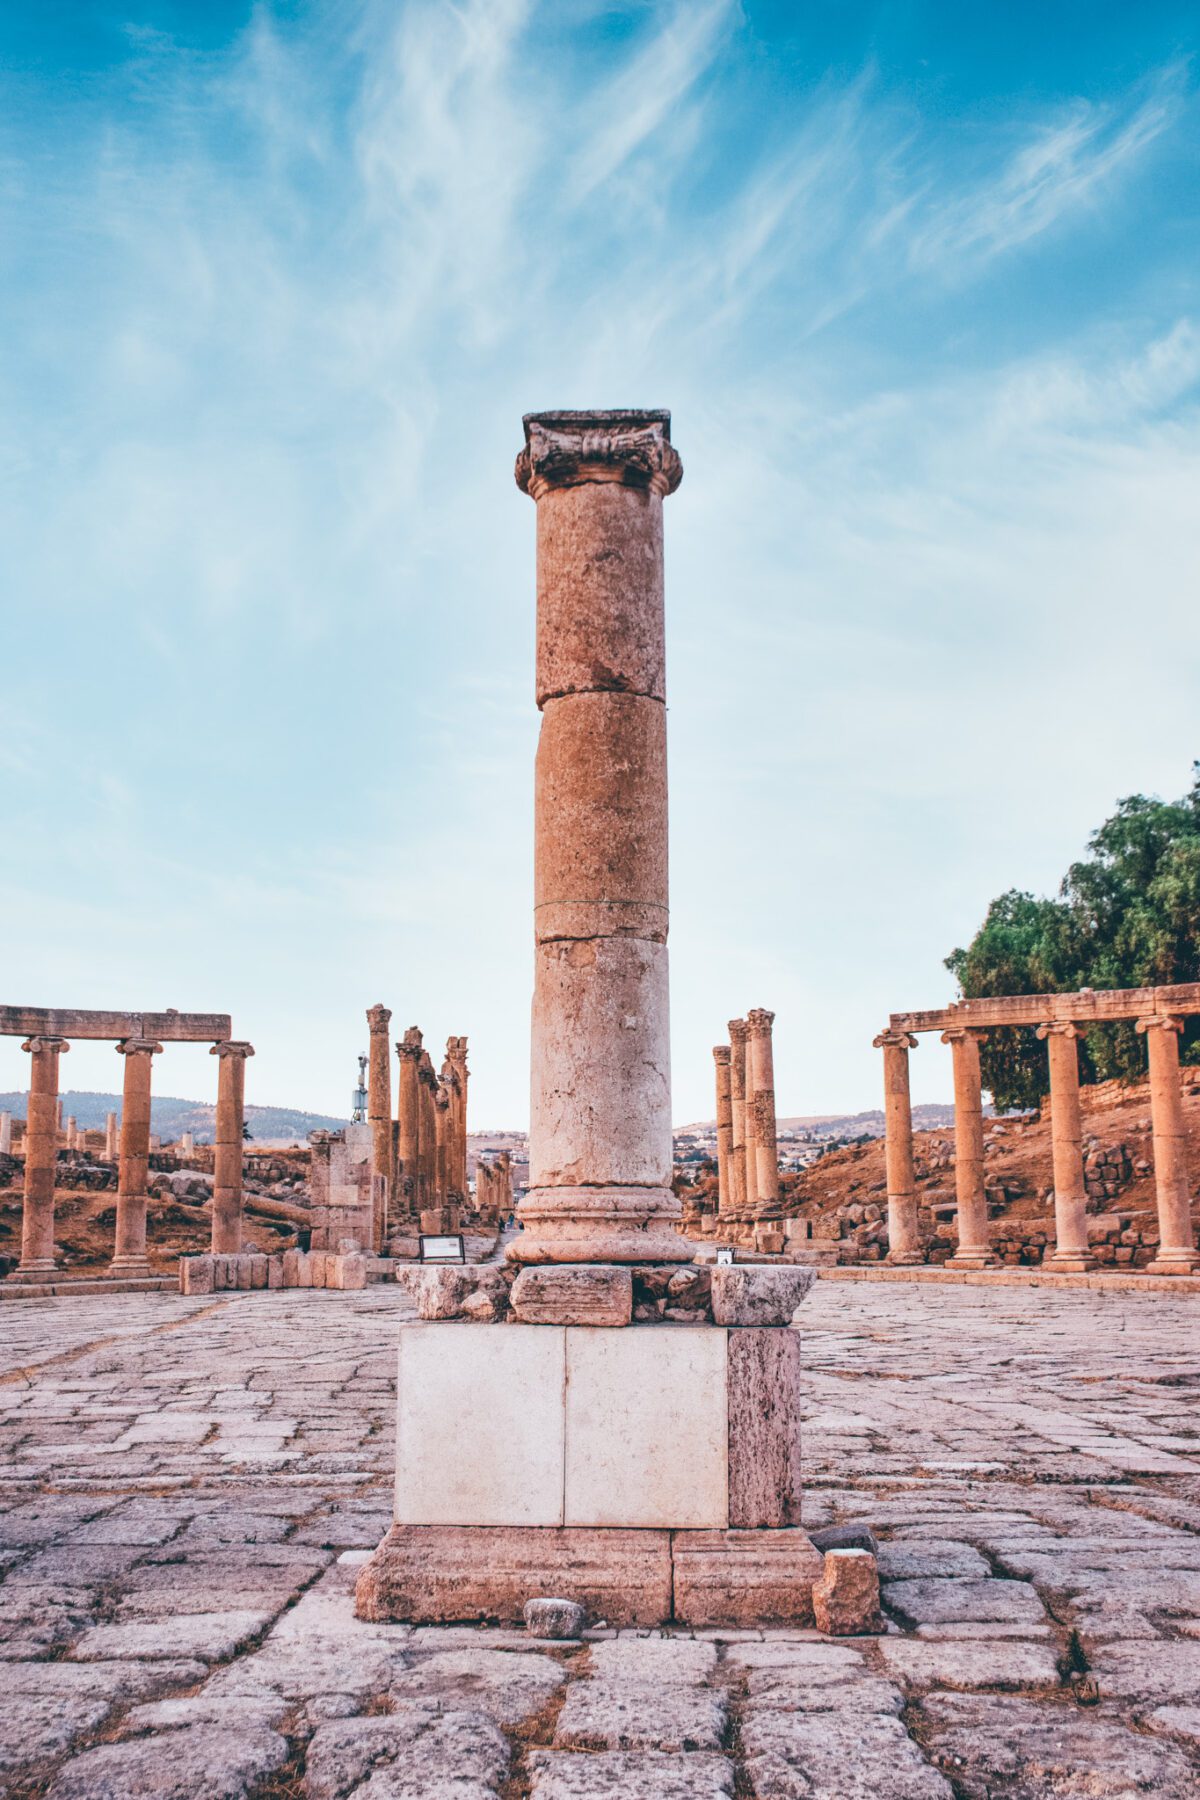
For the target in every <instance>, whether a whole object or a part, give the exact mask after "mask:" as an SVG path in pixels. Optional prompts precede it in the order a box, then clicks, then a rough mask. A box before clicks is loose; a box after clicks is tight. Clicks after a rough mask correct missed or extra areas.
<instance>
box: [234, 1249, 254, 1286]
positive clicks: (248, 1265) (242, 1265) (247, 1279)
mask: <svg viewBox="0 0 1200 1800" xmlns="http://www.w3.org/2000/svg"><path fill="white" fill-rule="evenodd" d="M230 1261H231V1262H232V1263H233V1265H234V1271H233V1282H232V1284H231V1285H232V1286H233V1287H235V1288H238V1289H245V1291H246V1292H247V1293H249V1291H250V1289H251V1288H252V1287H253V1285H254V1279H253V1278H254V1257H253V1256H234V1257H231V1258H230Z"/></svg>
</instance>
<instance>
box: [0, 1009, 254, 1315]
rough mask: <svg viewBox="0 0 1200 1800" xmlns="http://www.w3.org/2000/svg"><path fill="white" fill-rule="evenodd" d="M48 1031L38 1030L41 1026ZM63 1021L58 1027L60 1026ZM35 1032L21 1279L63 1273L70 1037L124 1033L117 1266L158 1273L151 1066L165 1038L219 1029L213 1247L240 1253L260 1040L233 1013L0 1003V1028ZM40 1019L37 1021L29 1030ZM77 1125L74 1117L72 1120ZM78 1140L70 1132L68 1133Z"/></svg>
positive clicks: (109, 1137)
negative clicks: (64, 1063)
mask: <svg viewBox="0 0 1200 1800" xmlns="http://www.w3.org/2000/svg"><path fill="white" fill-rule="evenodd" d="M39 1026H40V1027H41V1029H38V1027H39ZM56 1026H57V1027H58V1029H55V1027H56ZM22 1027H23V1028H25V1029H27V1030H29V1031H30V1035H29V1036H28V1037H26V1039H25V1042H24V1043H23V1044H22V1046H21V1048H22V1049H23V1050H24V1051H25V1052H26V1053H27V1054H28V1056H29V1058H30V1065H29V1102H28V1110H27V1113H26V1123H25V1186H24V1200H23V1210H22V1218H21V1260H20V1262H19V1263H18V1265H17V1268H16V1269H15V1270H14V1271H13V1273H12V1275H11V1276H10V1277H9V1279H10V1280H12V1281H20V1282H41V1281H47V1280H50V1279H52V1278H53V1276H54V1275H55V1273H56V1271H57V1263H56V1261H55V1255H54V1212H55V1206H54V1183H55V1170H56V1163H57V1156H58V1132H59V1119H60V1113H61V1101H60V1100H59V1097H58V1090H59V1065H60V1061H61V1058H62V1057H63V1056H65V1055H66V1054H67V1052H68V1051H69V1050H70V1048H71V1045H70V1042H69V1038H70V1037H77V1038H91V1039H94V1038H106V1037H109V1036H115V1037H116V1038H117V1039H118V1042H117V1046H116V1047H117V1052H118V1054H119V1055H120V1056H122V1057H123V1058H124V1073H123V1081H122V1088H123V1098H122V1106H121V1127H120V1141H119V1147H118V1144H117V1141H116V1139H117V1121H116V1114H115V1113H109V1115H108V1124H107V1129H106V1134H105V1136H106V1148H107V1149H108V1150H109V1153H110V1154H113V1153H114V1152H115V1153H116V1155H117V1160H118V1170H117V1219H116V1232H115V1243H114V1250H113V1259H112V1263H111V1264H110V1268H109V1273H110V1274H111V1275H114V1276H121V1277H137V1276H145V1275H149V1274H150V1273H151V1270H150V1263H149V1259H148V1257H147V1255H146V1203H147V1195H146V1177H147V1172H148V1169H149V1157H150V1089H151V1077H150V1071H151V1066H152V1059H153V1058H154V1057H155V1056H157V1055H158V1054H159V1053H160V1052H161V1050H162V1048H163V1042H162V1040H166V1041H171V1042H189V1043H194V1042H197V1041H203V1040H204V1039H206V1038H210V1037H213V1036H215V1037H216V1038H217V1040H218V1041H217V1042H216V1043H214V1044H213V1047H212V1051H211V1054H212V1055H213V1056H216V1057H218V1058H219V1059H220V1060H219V1063H218V1075H217V1112H216V1146H215V1168H214V1179H213V1213H212V1248H213V1251H214V1253H216V1254H222V1255H228V1254H234V1253H236V1252H237V1251H238V1250H240V1248H241V1242H242V1157H243V1121H244V1116H245V1079H246V1059H247V1058H248V1057H251V1056H253V1055H254V1049H253V1046H252V1045H250V1044H248V1043H244V1042H241V1041H238V1040H235V1039H233V1038H231V1037H230V1035H229V1031H230V1020H229V1017H228V1015H226V1014H195V1013H193V1014H189V1013H177V1012H167V1013H141V1014H119V1013H92V1012H68V1011H65V1010H62V1009H56V1008H47V1009H36V1008H28V1007H0V1035H18V1034H19V1032H20V1030H21V1028H22ZM31 1027H32V1029H30V1028H31ZM68 1123H70V1121H68ZM68 1141H70V1133H68Z"/></svg>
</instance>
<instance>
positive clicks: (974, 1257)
mask: <svg viewBox="0 0 1200 1800" xmlns="http://www.w3.org/2000/svg"><path fill="white" fill-rule="evenodd" d="M946 1267H947V1268H948V1269H998V1268H999V1267H1000V1258H999V1257H998V1256H997V1255H996V1253H995V1251H994V1250H964V1251H962V1252H960V1253H956V1254H955V1255H954V1256H952V1257H951V1258H950V1260H949V1262H948V1263H947V1264H946Z"/></svg>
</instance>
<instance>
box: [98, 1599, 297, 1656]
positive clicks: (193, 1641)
mask: <svg viewBox="0 0 1200 1800" xmlns="http://www.w3.org/2000/svg"><path fill="white" fill-rule="evenodd" d="M270 1622H271V1614H270V1613H265V1612H245V1611H242V1612H205V1613H180V1614H179V1615H178V1616H177V1617H175V1618H173V1619H156V1620H153V1621H147V1620H138V1621H137V1622H136V1623H131V1624H127V1625H96V1626H93V1628H92V1629H91V1630H90V1631H85V1632H84V1634H83V1636H82V1637H81V1638H80V1640H79V1642H78V1643H77V1644H76V1645H75V1649H74V1652H73V1654H74V1656H75V1658H76V1660H77V1661H79V1662H102V1661H107V1660H110V1659H116V1658H129V1659H131V1660H133V1661H137V1662H142V1661H148V1660H154V1659H159V1660H161V1659H163V1658H169V1657H180V1656H198V1657H202V1658H203V1659H204V1660H205V1661H206V1662H221V1661H223V1660H224V1659H225V1658H226V1657H228V1656H234V1655H236V1653H237V1651H238V1650H240V1649H241V1647H242V1646H243V1645H244V1644H245V1643H246V1641H247V1639H249V1638H252V1637H255V1636H256V1635H257V1634H258V1632H260V1631H262V1629H263V1628H264V1626H266V1625H269V1624H270Z"/></svg>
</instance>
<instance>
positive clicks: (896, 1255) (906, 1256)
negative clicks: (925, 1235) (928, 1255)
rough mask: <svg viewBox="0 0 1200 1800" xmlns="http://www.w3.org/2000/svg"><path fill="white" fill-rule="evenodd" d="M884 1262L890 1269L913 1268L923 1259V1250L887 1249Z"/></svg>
mask: <svg viewBox="0 0 1200 1800" xmlns="http://www.w3.org/2000/svg"><path fill="white" fill-rule="evenodd" d="M883 1260H884V1262H885V1263H887V1265H888V1267H889V1268H892V1269H914V1268H917V1267H918V1266H919V1265H920V1264H921V1263H923V1262H924V1261H925V1253H924V1251H923V1250H889V1251H888V1253H887V1255H886V1256H885V1257H884V1259H883Z"/></svg>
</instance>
